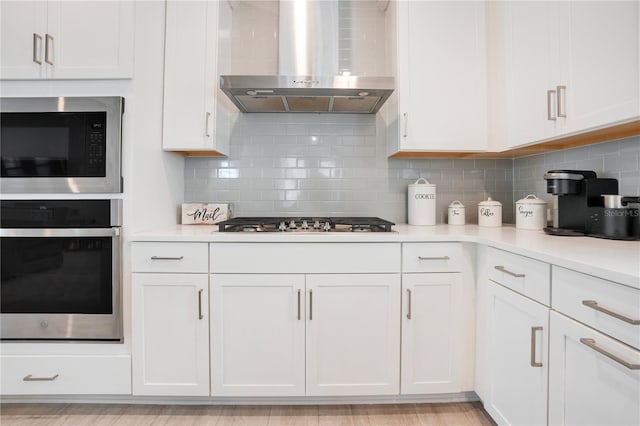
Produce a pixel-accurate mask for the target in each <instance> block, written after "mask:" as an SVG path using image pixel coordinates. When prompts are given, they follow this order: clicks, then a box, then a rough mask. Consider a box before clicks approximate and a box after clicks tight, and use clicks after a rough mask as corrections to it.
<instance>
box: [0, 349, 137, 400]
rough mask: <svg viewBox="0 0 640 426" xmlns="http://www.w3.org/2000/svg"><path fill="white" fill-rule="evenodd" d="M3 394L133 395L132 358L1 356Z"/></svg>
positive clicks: (0, 386)
mask: <svg viewBox="0 0 640 426" xmlns="http://www.w3.org/2000/svg"><path fill="white" fill-rule="evenodd" d="M0 366H1V371H2V375H1V380H2V382H1V384H0V389H1V390H2V392H1V393H2V395H79V394H82V395H116V394H131V356H130V355H128V354H122V355H2V356H1V357H0Z"/></svg>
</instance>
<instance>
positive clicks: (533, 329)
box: [531, 327, 542, 367]
mask: <svg viewBox="0 0 640 426" xmlns="http://www.w3.org/2000/svg"><path fill="white" fill-rule="evenodd" d="M538 331H542V327H531V366H532V367H542V363H541V362H536V332H538Z"/></svg>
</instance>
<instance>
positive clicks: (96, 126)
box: [0, 97, 123, 193]
mask: <svg viewBox="0 0 640 426" xmlns="http://www.w3.org/2000/svg"><path fill="white" fill-rule="evenodd" d="M122 102H123V99H122V98H120V97H105V98H71V97H69V98H64V97H60V98H2V99H1V100H0V165H1V169H0V177H1V179H0V189H1V190H2V192H5V193H87V192H90V193H96V192H114V193H116V192H121V191H122V188H121V187H122V184H121V160H120V158H121V142H120V140H121V134H122V131H121V121H122V105H123V103H122Z"/></svg>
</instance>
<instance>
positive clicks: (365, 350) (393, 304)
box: [306, 274, 400, 396]
mask: <svg viewBox="0 0 640 426" xmlns="http://www.w3.org/2000/svg"><path fill="white" fill-rule="evenodd" d="M306 280H307V299H308V308H307V341H306V346H307V350H306V352H307V370H306V376H307V395H312V396H319V395H397V394H398V393H399V390H400V389H399V378H400V352H399V351H398V348H399V347H400V275H399V274H340V275H329V274H327V275H307V277H306Z"/></svg>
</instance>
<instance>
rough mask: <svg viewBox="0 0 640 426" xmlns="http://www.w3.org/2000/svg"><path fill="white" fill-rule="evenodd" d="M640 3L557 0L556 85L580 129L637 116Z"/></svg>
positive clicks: (570, 125) (570, 128)
mask: <svg viewBox="0 0 640 426" xmlns="http://www.w3.org/2000/svg"><path fill="white" fill-rule="evenodd" d="M639 12H640V3H638V2H637V1H598V2H581V1H572V2H560V36H559V37H560V43H561V68H560V83H559V84H563V85H566V87H567V89H566V90H567V96H566V100H563V99H561V100H563V101H564V102H566V105H561V107H562V108H565V106H566V116H567V117H566V125H565V128H564V129H563V133H572V132H578V131H582V130H585V129H590V128H593V127H599V126H603V125H607V124H613V123H616V122H621V121H627V120H629V119H634V118H638V117H640V77H639V75H640V70H639V68H638V60H639V55H640V46H639V44H640V34H639V27H638V26H639Z"/></svg>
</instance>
